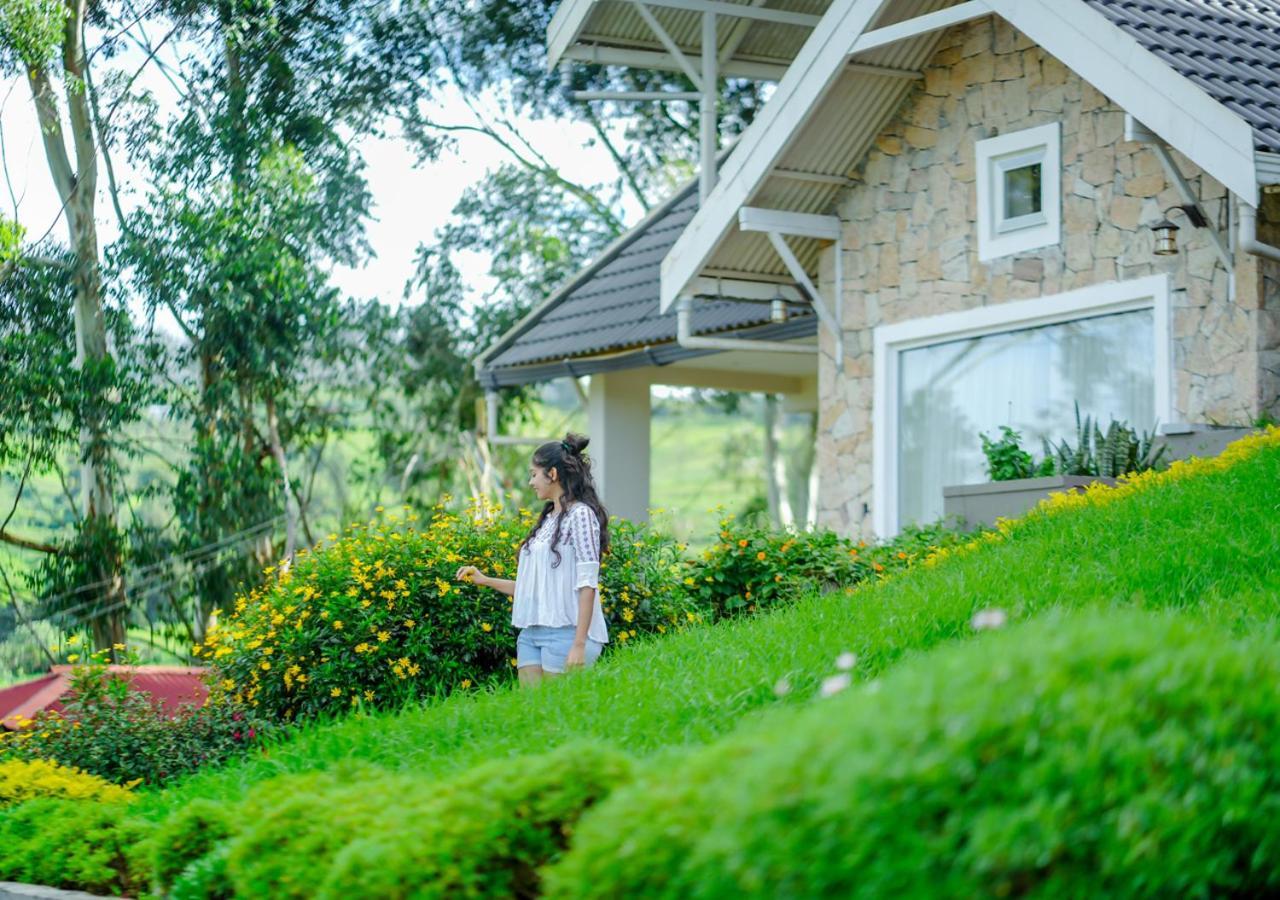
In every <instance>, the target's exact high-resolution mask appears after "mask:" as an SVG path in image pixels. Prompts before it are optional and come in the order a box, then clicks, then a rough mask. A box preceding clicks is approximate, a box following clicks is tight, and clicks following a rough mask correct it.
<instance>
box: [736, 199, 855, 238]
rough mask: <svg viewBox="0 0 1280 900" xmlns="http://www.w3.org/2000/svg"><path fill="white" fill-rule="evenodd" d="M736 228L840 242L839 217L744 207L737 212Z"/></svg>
mask: <svg viewBox="0 0 1280 900" xmlns="http://www.w3.org/2000/svg"><path fill="white" fill-rule="evenodd" d="M738 227H739V228H741V229H742V230H743V231H773V232H777V233H778V234H789V235H792V236H793V237H808V238H818V239H819V240H824V241H838V240H840V219H839V217H837V216H820V215H815V214H814V213H798V212H790V211H788V210H782V209H761V208H759V207H755V206H744V207H742V208H741V209H739V210H738Z"/></svg>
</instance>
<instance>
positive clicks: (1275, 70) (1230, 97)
mask: <svg viewBox="0 0 1280 900" xmlns="http://www.w3.org/2000/svg"><path fill="white" fill-rule="evenodd" d="M1084 2H1086V3H1088V4H1089V6H1091V7H1093V8H1094V9H1096V10H1097V11H1098V12H1100V13H1102V14H1103V15H1104V16H1106V17H1107V18H1108V19H1109V20H1110V21H1111V22H1113V23H1114V24H1115V25H1117V26H1118V27H1119V28H1120V29H1121V30H1123V31H1124V32H1125V33H1126V34H1128V35H1130V36H1131V37H1133V38H1134V40H1136V41H1138V43H1140V44H1142V45H1143V46H1144V47H1146V48H1147V49H1148V50H1150V51H1151V52H1152V53H1154V54H1155V55H1156V56H1158V57H1159V58H1160V59H1161V60H1163V61H1164V62H1166V63H1168V64H1169V66H1170V67H1172V68H1173V69H1174V70H1175V71H1177V72H1179V73H1181V74H1182V75H1185V76H1186V77H1187V78H1189V79H1190V80H1191V81H1193V82H1194V83H1195V84H1196V85H1198V86H1199V87H1200V88H1201V89H1202V90H1204V91H1205V93H1207V94H1208V95H1209V96H1210V97H1213V98H1214V99H1215V100H1217V101H1218V102H1219V103H1221V104H1222V105H1223V106H1226V107H1227V108H1228V109H1230V110H1231V111H1232V112H1235V113H1236V114H1237V115H1239V116H1240V117H1241V118H1243V119H1244V120H1245V121H1246V122H1248V123H1249V124H1250V125H1252V126H1253V134H1254V142H1255V145H1256V146H1257V148H1258V149H1260V150H1268V151H1277V152H1280V0H1084Z"/></svg>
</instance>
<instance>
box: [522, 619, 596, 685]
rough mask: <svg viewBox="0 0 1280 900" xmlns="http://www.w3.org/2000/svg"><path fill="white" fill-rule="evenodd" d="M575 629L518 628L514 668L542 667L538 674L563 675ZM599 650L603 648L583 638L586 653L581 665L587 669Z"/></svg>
mask: <svg viewBox="0 0 1280 900" xmlns="http://www.w3.org/2000/svg"><path fill="white" fill-rule="evenodd" d="M577 630H578V629H576V628H575V627H573V626H572V625H565V626H563V627H560V628H552V627H551V626H550V625H530V626H529V627H528V628H522V629H520V636H519V637H518V638H516V665H517V666H519V667H520V668H524V667H525V666H542V671H544V672H552V673H557V674H558V673H561V672H563V671H564V669H565V662H566V661H567V660H568V659H569V651H570V650H571V649H572V648H573V636H574V634H575V633H576V632H577ZM603 649H604V645H603V644H601V643H600V642H599V641H593V640H591V638H587V646H586V652H585V653H584V654H583V662H584V665H587V666H590V665H591V664H592V663H594V662H595V661H596V660H597V659H599V658H600V651H601V650H603Z"/></svg>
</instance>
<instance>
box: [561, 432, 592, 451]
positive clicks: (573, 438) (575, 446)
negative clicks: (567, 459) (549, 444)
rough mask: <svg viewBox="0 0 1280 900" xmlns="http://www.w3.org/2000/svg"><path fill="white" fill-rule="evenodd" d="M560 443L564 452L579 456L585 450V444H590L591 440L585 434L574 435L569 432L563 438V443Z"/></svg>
mask: <svg viewBox="0 0 1280 900" xmlns="http://www.w3.org/2000/svg"><path fill="white" fill-rule="evenodd" d="M561 443H562V446H563V447H564V449H565V451H566V452H568V453H572V454H573V455H574V456H579V455H581V453H582V451H583V450H586V449H587V444H589V443H591V438H589V437H587V436H586V435H585V434H574V433H573V432H572V431H570V432H569V433H568V434H566V435H565V436H564V441H562V442H561Z"/></svg>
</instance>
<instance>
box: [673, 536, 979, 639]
mask: <svg viewBox="0 0 1280 900" xmlns="http://www.w3.org/2000/svg"><path fill="white" fill-rule="evenodd" d="M970 537H971V536H970ZM719 538H720V539H719V541H718V542H717V543H716V544H714V545H712V546H711V547H710V548H709V549H708V550H706V551H705V552H704V553H703V554H702V558H701V559H700V560H697V561H690V562H689V563H687V566H688V569H689V574H688V575H687V576H686V578H685V586H686V587H687V588H688V590H689V591H690V593H691V594H692V595H693V597H694V598H695V599H696V600H697V602H698V603H700V604H702V605H704V606H705V607H707V608H708V609H709V610H710V611H711V613H712V615H713V616H714V617H715V618H717V619H719V618H724V617H726V616H734V615H739V614H742V613H751V612H757V611H760V610H764V609H769V608H771V607H773V606H776V605H778V604H779V603H786V602H790V601H791V600H793V599H795V598H796V597H798V596H803V595H805V594H807V593H808V592H810V591H811V590H812V589H813V588H814V587H820V588H823V589H835V588H842V587H853V586H854V585H857V584H860V583H861V582H864V581H867V580H868V579H875V578H883V577H885V576H886V575H888V574H889V573H891V572H894V571H898V570H901V569H904V568H907V567H909V566H911V565H912V564H914V563H915V562H916V561H918V560H920V559H923V558H925V557H927V556H928V555H929V554H930V553H932V552H934V551H936V550H937V549H939V548H940V547H945V546H950V545H952V544H954V543H955V542H957V541H958V540H960V536H959V535H958V534H957V533H956V532H954V531H952V530H949V529H947V528H944V527H942V526H941V525H934V526H929V527H924V528H920V527H908V528H906V529H904V530H903V532H902V534H900V535H899V536H898V537H896V538H894V539H893V540H892V541H889V542H887V543H883V544H874V545H868V544H867V543H866V542H865V541H853V540H850V539H848V538H844V537H841V536H840V535H838V534H836V533H835V532H834V531H830V530H828V529H822V528H820V529H815V530H814V531H808V532H788V531H778V530H776V529H774V528H772V527H770V526H768V525H765V524H759V523H752V522H747V521H740V520H737V519H735V518H734V517H733V516H726V517H725V518H723V519H721V521H720V534H719ZM966 539H968V538H966Z"/></svg>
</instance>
